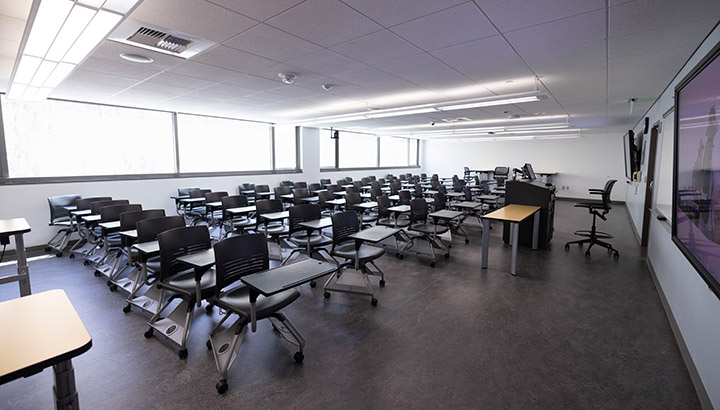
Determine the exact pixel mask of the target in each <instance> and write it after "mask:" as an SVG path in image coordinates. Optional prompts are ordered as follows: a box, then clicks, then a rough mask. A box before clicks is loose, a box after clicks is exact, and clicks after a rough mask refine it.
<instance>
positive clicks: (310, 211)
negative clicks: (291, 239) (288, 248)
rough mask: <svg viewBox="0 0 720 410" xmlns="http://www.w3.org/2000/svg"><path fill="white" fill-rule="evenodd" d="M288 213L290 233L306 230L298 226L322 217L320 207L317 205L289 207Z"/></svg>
mask: <svg viewBox="0 0 720 410" xmlns="http://www.w3.org/2000/svg"><path fill="white" fill-rule="evenodd" d="M288 211H289V212H290V218H289V220H290V233H293V232H297V231H303V230H306V229H307V228H305V227H302V226H300V223H302V222H307V221H314V220H316V219H320V218H321V217H322V214H321V210H320V205H317V204H302V205H295V206H291V207H290V209H289V210H288Z"/></svg>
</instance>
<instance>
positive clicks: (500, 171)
mask: <svg viewBox="0 0 720 410" xmlns="http://www.w3.org/2000/svg"><path fill="white" fill-rule="evenodd" d="M509 174H510V168H508V167H495V170H494V171H493V178H495V181H497V186H498V188H502V187H504V186H505V181H506V180H507V179H508V175H509Z"/></svg>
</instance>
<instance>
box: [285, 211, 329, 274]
mask: <svg viewBox="0 0 720 410" xmlns="http://www.w3.org/2000/svg"><path fill="white" fill-rule="evenodd" d="M289 212H290V217H289V218H288V219H289V221H290V225H289V230H290V232H289V234H288V238H287V241H288V242H289V243H291V244H292V245H294V246H293V248H292V251H291V252H290V254H289V255H288V256H287V257H285V259H284V260H283V261H282V265H284V264H286V263H287V261H289V260H290V257H291V256H292V255H294V254H296V253H298V252H307V251H308V248H309V251H310V254H309V255H308V257H312V255H313V254H314V253H315V252H317V253H320V251H324V252H325V254H326V255H328V253H327V250H325V249H324V248H323V246H327V245H330V244H331V243H332V239H331V238H330V237H328V236H325V235H323V233H322V232H320V231H314V232H312V233H309V230H308V229H307V228H305V227H303V226H302V225H300V224H301V223H303V222H309V221H314V220H317V219H320V218H322V213H321V210H320V205H317V204H302V205H295V206H293V207H290V210H289ZM328 256H329V255H328ZM323 259H326V260H332V257H330V258H325V257H324V256H323Z"/></svg>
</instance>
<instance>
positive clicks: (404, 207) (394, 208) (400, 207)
mask: <svg viewBox="0 0 720 410" xmlns="http://www.w3.org/2000/svg"><path fill="white" fill-rule="evenodd" d="M388 211H390V212H400V213H403V212H410V205H397V206H391V207H390V208H388Z"/></svg>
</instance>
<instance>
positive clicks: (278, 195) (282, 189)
mask: <svg viewBox="0 0 720 410" xmlns="http://www.w3.org/2000/svg"><path fill="white" fill-rule="evenodd" d="M273 192H274V193H275V199H279V200H281V201H282V202H283V204H284V205H287V206H290V205H292V204H293V200H292V199H288V198H284V197H283V195H292V194H293V190H292V189H290V187H289V186H278V187H275V188H273Z"/></svg>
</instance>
